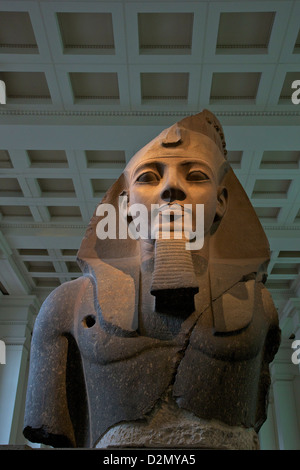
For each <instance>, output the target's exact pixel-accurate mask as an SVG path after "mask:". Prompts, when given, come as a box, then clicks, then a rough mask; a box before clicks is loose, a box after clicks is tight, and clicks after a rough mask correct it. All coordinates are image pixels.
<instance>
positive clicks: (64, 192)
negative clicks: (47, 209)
mask: <svg viewBox="0 0 300 470" xmlns="http://www.w3.org/2000/svg"><path fill="white" fill-rule="evenodd" d="M37 182H38V185H39V187H40V190H41V192H42V194H43V196H47V197H72V196H73V197H74V196H75V195H76V194H75V189H74V185H73V181H72V179H70V178H38V179H37Z"/></svg>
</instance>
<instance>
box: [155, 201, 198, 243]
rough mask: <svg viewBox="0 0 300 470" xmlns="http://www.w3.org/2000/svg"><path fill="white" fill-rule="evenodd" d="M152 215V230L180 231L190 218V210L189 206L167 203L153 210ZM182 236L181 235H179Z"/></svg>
mask: <svg viewBox="0 0 300 470" xmlns="http://www.w3.org/2000/svg"><path fill="white" fill-rule="evenodd" d="M153 215H154V231H155V233H156V232H157V231H158V230H159V231H161V232H180V233H182V232H183V231H184V228H186V226H187V225H188V223H187V221H186V219H188V221H189V220H190V219H191V216H192V210H191V209H190V207H186V205H183V204H179V203H177V202H176V203H171V204H170V203H168V204H163V205H161V206H160V207H159V208H158V209H156V210H154V211H153ZM180 238H182V236H180Z"/></svg>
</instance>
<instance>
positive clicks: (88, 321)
mask: <svg viewBox="0 0 300 470" xmlns="http://www.w3.org/2000/svg"><path fill="white" fill-rule="evenodd" d="M82 323H83V326H84V327H85V328H92V326H94V325H95V323H96V317H95V315H87V316H86V317H84V319H83V320H82Z"/></svg>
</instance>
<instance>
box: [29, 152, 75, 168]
mask: <svg viewBox="0 0 300 470" xmlns="http://www.w3.org/2000/svg"><path fill="white" fill-rule="evenodd" d="M27 155H28V157H29V160H30V162H31V167H34V168H43V167H52V168H53V167H56V168H67V167H68V160H67V156H66V152H65V151H64V150H27Z"/></svg>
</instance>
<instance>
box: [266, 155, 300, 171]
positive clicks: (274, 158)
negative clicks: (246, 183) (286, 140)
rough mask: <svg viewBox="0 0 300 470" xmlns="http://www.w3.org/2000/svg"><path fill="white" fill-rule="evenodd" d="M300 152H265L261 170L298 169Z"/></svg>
mask: <svg viewBox="0 0 300 470" xmlns="http://www.w3.org/2000/svg"><path fill="white" fill-rule="evenodd" d="M299 162H300V151H298V150H295V151H292V150H285V151H284V150H266V151H265V152H264V153H263V156H262V159H261V162H260V168H261V169H274V170H276V169H277V170H279V169H290V168H295V169H297V168H299Z"/></svg>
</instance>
